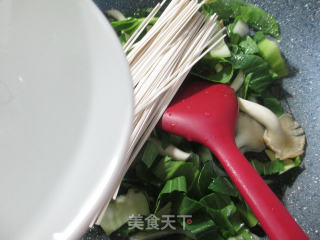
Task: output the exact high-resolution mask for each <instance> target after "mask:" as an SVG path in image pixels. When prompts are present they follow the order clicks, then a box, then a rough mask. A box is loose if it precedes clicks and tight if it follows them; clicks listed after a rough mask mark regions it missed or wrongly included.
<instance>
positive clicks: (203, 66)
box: [192, 56, 233, 83]
mask: <svg viewBox="0 0 320 240" xmlns="http://www.w3.org/2000/svg"><path fill="white" fill-rule="evenodd" d="M217 64H221V66H222V70H221V71H220V72H217V71H216V70H215V66H216V65H217ZM192 74H193V75H195V76H197V77H200V78H202V79H204V80H208V81H211V82H216V83H228V82H229V81H230V80H231V78H232V76H233V67H232V64H231V62H230V61H228V60H226V59H223V58H213V57H211V56H206V57H205V58H203V59H202V60H201V61H200V62H199V63H198V64H196V66H195V67H194V68H193V69H192Z"/></svg>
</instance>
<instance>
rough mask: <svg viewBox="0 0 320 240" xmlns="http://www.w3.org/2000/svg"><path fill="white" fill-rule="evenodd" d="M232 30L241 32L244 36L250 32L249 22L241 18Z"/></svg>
mask: <svg viewBox="0 0 320 240" xmlns="http://www.w3.org/2000/svg"><path fill="white" fill-rule="evenodd" d="M232 32H233V33H236V34H239V35H240V36H241V37H243V36H245V35H247V34H248V33H249V26H248V24H247V23H245V22H244V21H242V20H241V19H239V20H238V21H237V23H236V24H235V25H234V27H233V30H232Z"/></svg>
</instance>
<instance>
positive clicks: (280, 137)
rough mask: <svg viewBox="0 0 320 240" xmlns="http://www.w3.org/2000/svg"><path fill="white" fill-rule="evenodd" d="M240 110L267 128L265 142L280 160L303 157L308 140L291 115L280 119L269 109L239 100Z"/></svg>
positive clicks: (284, 115)
mask: <svg viewBox="0 0 320 240" xmlns="http://www.w3.org/2000/svg"><path fill="white" fill-rule="evenodd" d="M238 100H239V107H240V109H241V110H242V111H243V112H245V113H247V114H248V115H249V116H251V117H252V118H254V119H255V120H257V121H258V122H260V123H261V124H262V125H263V126H264V127H265V128H266V130H265V132H264V136H263V138H264V141H265V143H266V145H267V146H268V147H269V148H270V149H271V150H272V151H274V152H275V154H276V157H277V158H279V159H280V160H284V159H288V158H294V157H296V156H299V155H302V154H303V152H304V146H305V142H306V138H305V135H304V131H303V129H302V128H301V126H300V124H299V123H298V122H296V121H294V120H293V118H292V116H291V115H289V114H283V115H282V116H280V117H279V118H278V117H277V116H276V115H275V114H274V113H273V112H272V111H270V110H269V109H268V108H266V107H264V106H262V105H260V104H258V103H254V102H251V101H248V100H244V99H242V98H238Z"/></svg>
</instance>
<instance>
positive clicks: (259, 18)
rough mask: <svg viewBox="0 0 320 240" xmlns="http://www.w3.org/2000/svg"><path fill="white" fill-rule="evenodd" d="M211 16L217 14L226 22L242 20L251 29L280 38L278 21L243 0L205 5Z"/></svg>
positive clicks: (224, 0)
mask: <svg viewBox="0 0 320 240" xmlns="http://www.w3.org/2000/svg"><path fill="white" fill-rule="evenodd" d="M203 10H204V11H205V12H207V13H209V14H213V13H217V14H218V15H219V17H220V18H221V19H223V20H224V21H230V20H231V19H235V18H236V19H241V20H243V21H245V22H246V23H248V24H249V26H250V27H252V28H254V29H256V30H259V31H262V32H263V33H265V34H270V35H271V36H273V37H276V38H279V37H280V33H279V26H278V23H277V22H276V20H275V19H274V18H273V17H272V16H271V15H270V14H268V13H267V12H265V11H263V10H262V9H261V8H259V7H257V6H255V5H253V4H250V3H246V2H244V1H242V0H212V1H209V2H207V3H206V4H204V5H203Z"/></svg>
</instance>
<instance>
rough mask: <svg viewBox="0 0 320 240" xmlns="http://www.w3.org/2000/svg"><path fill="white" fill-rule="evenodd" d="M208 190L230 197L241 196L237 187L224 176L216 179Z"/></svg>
mask: <svg viewBox="0 0 320 240" xmlns="http://www.w3.org/2000/svg"><path fill="white" fill-rule="evenodd" d="M208 188H209V189H210V190H212V191H214V192H217V193H222V194H225V195H228V196H233V197H237V196H238V195H239V192H238V190H237V189H236V188H235V186H234V185H233V184H232V183H231V182H230V181H229V180H228V179H227V178H226V177H222V176H218V177H216V178H214V179H213V180H212V182H211V183H210V185H209V187H208Z"/></svg>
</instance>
